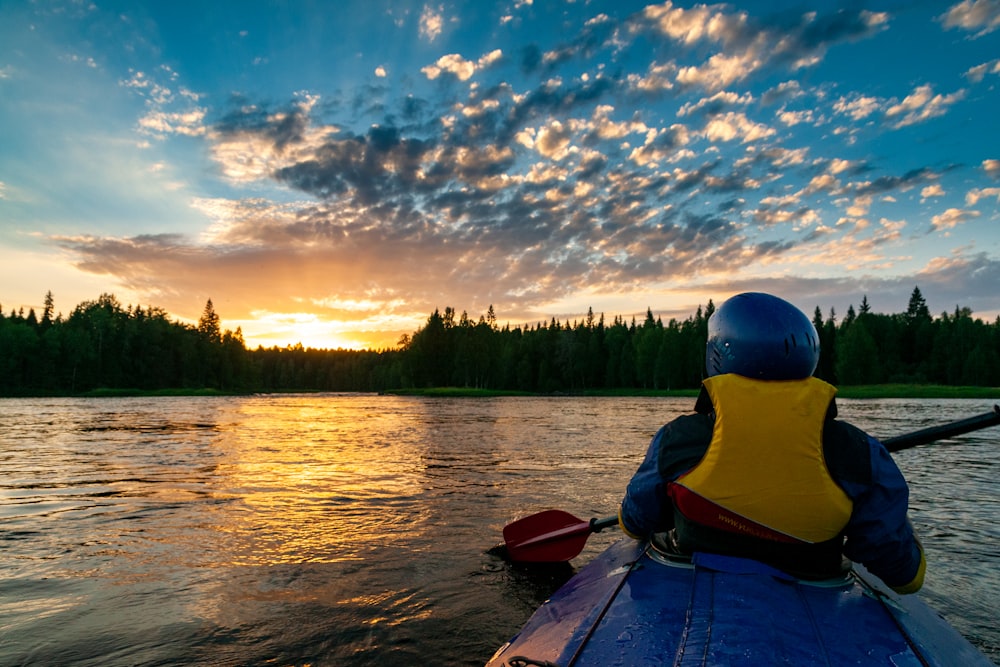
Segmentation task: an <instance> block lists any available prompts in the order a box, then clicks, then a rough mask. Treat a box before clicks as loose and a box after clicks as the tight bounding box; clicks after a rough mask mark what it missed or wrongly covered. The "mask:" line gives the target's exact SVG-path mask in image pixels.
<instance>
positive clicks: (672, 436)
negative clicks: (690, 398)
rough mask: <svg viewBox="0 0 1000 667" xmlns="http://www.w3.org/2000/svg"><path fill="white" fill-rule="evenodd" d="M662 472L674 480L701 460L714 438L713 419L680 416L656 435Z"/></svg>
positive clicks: (699, 416) (703, 416) (708, 417)
mask: <svg viewBox="0 0 1000 667" xmlns="http://www.w3.org/2000/svg"><path fill="white" fill-rule="evenodd" d="M656 437H657V440H658V443H657V444H658V448H657V449H658V451H657V460H658V464H659V465H658V468H659V471H660V474H661V475H663V477H665V478H666V479H675V478H676V477H677V476H678V475H679V474H681V473H683V472H685V471H687V470H689V469H690V468H691V467H692V466H694V465H695V464H697V463H698V461H700V460H701V457H703V456H704V455H705V452H706V451H707V450H708V445H709V443H710V442H711V441H712V418H711V416H710V415H706V414H701V413H695V414H690V415H682V416H680V417H677V418H676V419H674V420H673V421H671V422H670V423H668V424H667V425H665V426H664V427H663V428H661V429H660V432H659V433H658V434H657V436H656Z"/></svg>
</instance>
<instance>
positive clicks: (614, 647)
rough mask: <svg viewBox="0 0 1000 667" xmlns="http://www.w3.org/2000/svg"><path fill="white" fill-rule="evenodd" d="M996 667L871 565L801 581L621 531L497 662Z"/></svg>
mask: <svg viewBox="0 0 1000 667" xmlns="http://www.w3.org/2000/svg"><path fill="white" fill-rule="evenodd" d="M488 664H489V666H490V667H501V666H503V667H522V666H528V665H558V666H559V667H571V666H572V665H578V666H582V665H601V666H602V667H603V666H610V665H622V666H628V667H635V666H638V665H675V666H676V667H695V666H707V665H892V666H894V667H908V666H910V665H914V666H919V665H928V666H935V665H940V666H942V667H943V666H945V665H949V666H950V665H992V664H993V663H992V662H990V661H989V660H988V659H987V658H986V657H985V656H984V655H983V654H982V653H980V652H979V651H978V650H977V649H976V648H975V647H973V646H972V645H971V644H969V642H968V641H966V640H965V639H964V638H963V637H962V636H961V635H960V634H958V633H957V632H956V631H955V630H954V629H953V628H952V627H951V626H949V625H948V624H947V623H945V621H944V620H943V619H941V618H940V617H939V616H938V615H937V614H936V613H935V612H933V611H932V610H931V609H930V608H929V607H927V606H926V605H925V604H924V603H923V602H921V601H920V600H919V598H917V597H916V596H912V595H911V596H898V595H896V594H895V593H892V592H891V591H889V590H888V589H886V588H885V587H884V586H882V585H881V583H880V582H878V581H877V580H876V579H875V578H874V577H871V575H868V574H867V573H865V572H864V570H863V569H861V568H858V569H857V570H856V571H854V572H852V573H850V574H847V575H845V576H844V577H843V578H840V579H837V580H829V581H824V582H803V581H799V580H796V579H793V578H791V577H789V576H787V575H785V574H783V573H781V572H778V571H777V570H773V569H771V568H769V567H767V566H765V565H762V564H760V563H757V562H755V561H749V560H745V559H739V558H727V557H720V556H710V555H707V554H698V555H697V556H696V558H695V562H694V563H693V564H692V563H683V562H671V561H669V560H667V559H665V558H663V557H660V556H659V555H655V554H654V552H652V550H647V546H646V545H645V544H644V543H639V542H635V541H632V540H623V541H621V542H618V543H616V544H614V545H612V546H611V547H610V548H609V549H608V550H607V551H606V552H605V553H604V554H602V555H601V556H599V557H598V558H596V559H595V560H594V561H593V562H592V563H590V564H588V565H587V566H586V567H584V568H583V569H582V570H581V571H580V572H579V573H578V574H577V575H576V576H574V577H573V578H572V579H571V580H570V581H569V582H567V584H566V585H565V586H563V587H562V588H560V589H559V590H558V591H557V592H556V593H555V594H554V595H553V596H552V598H551V599H550V600H548V601H547V602H546V603H545V604H543V605H542V606H541V607H539V609H538V610H537V611H536V612H535V614H534V615H533V616H532V617H531V618H530V619H529V620H528V622H527V624H526V625H525V626H524V628H523V630H522V631H521V632H520V633H519V634H518V635H517V636H516V637H514V639H512V640H511V641H510V642H509V643H508V644H507V645H505V646H504V647H503V648H501V650H500V651H498V652H497V654H496V655H495V656H494V657H493V659H492V660H491V661H490V662H489V663H488Z"/></svg>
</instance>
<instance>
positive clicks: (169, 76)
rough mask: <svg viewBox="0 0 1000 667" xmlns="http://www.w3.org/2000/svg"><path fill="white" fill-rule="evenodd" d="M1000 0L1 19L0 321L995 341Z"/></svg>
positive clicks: (19, 14) (176, 11)
mask: <svg viewBox="0 0 1000 667" xmlns="http://www.w3.org/2000/svg"><path fill="white" fill-rule="evenodd" d="M998 85H1000V1H998V0H963V1H962V2H957V3H953V2H903V1H898V2H843V3H828V4H824V3H816V2H808V3H806V2H801V3H798V2H737V3H729V4H712V5H705V4H694V3H688V2H665V3H652V4H649V3H641V2H628V1H623V0H616V1H614V2H605V1H603V0H592V1H589V2H586V1H582V0H581V1H577V2H569V1H567V2H539V1H536V2H530V1H528V0H510V1H506V2H486V1H485V0H472V1H470V2H457V3H456V2H430V3H410V2H383V1H379V0H367V1H365V2H336V3H323V2H314V3H310V2H282V3H273V2H268V3H263V2H248V1H242V2H211V3H202V2H170V3H166V2H146V3H137V2H100V1H96V2H90V1H89V0H83V1H81V2H66V1H52V2H50V1H47V0H38V1H37V2H16V1H11V2H3V3H2V4H0V256H2V257H3V261H2V262H0V304H2V307H3V310H4V312H5V313H6V312H9V311H10V310H11V309H12V308H14V309H17V308H20V307H22V306H23V307H25V308H26V309H27V308H30V307H34V308H36V310H39V311H40V309H41V305H42V302H43V299H44V296H45V293H46V292H47V291H49V290H51V291H52V293H53V294H54V296H55V302H56V308H57V310H61V311H62V312H63V314H64V315H68V314H69V311H70V310H71V309H72V308H73V307H74V306H76V305H77V304H78V303H80V302H82V301H84V300H88V299H95V298H97V296H99V295H100V294H101V293H103V292H111V293H114V294H115V295H117V296H118V298H119V300H120V301H122V302H123V303H126V304H142V305H154V306H160V307H163V308H165V309H166V310H167V311H168V312H169V313H171V315H172V316H174V317H176V318H180V319H184V320H196V319H197V318H198V316H199V314H200V313H201V311H202V309H203V307H204V304H205V301H206V300H207V299H209V298H211V299H212V300H213V303H214V304H215V308H216V311H217V312H218V313H219V315H220V316H221V318H222V324H223V327H224V328H230V329H235V328H236V327H237V326H240V327H242V330H243V332H244V335H245V336H246V338H247V341H248V343H249V344H251V345H254V346H255V345H257V344H264V345H266V346H269V345H273V344H277V345H286V344H294V343H296V342H302V343H303V344H305V345H312V346H317V347H337V346H350V347H359V346H362V347H363V346H376V347H381V346H386V345H391V344H393V343H395V341H396V340H398V339H399V337H400V335H401V334H403V333H411V332H412V331H414V330H416V329H417V328H419V327H420V326H421V325H422V324H423V323H424V321H425V320H426V318H427V315H428V314H429V313H430V312H431V311H432V310H434V309H435V308H441V309H443V308H444V307H445V306H452V307H454V308H456V309H457V310H458V311H459V312H462V311H468V313H469V315H470V316H471V317H472V318H473V319H478V317H479V316H480V315H482V314H484V313H485V312H486V310H487V308H488V307H489V306H490V305H491V304H492V305H493V306H494V309H495V310H496V313H497V316H498V320H499V322H500V323H501V324H504V323H507V322H510V323H512V324H522V323H532V322H537V321H547V320H549V319H550V318H552V317H556V318H558V319H560V320H572V319H575V318H582V317H583V316H584V315H585V314H586V312H587V309H588V308H589V307H590V308H593V310H594V312H595V313H601V312H603V313H605V314H606V316H607V317H608V318H609V319H610V318H612V317H614V316H615V315H623V316H625V317H631V316H632V315H637V316H639V317H640V319H641V317H642V316H644V314H645V312H646V309H647V308H651V309H652V310H653V312H654V313H655V314H657V315H662V316H663V317H664V319H668V318H670V317H678V318H682V319H683V318H685V317H687V316H688V315H690V314H692V313H693V312H694V310H695V308H696V307H697V306H698V305H699V304H704V303H707V301H708V300H709V299H713V300H714V301H715V302H716V303H720V302H721V301H723V300H724V299H725V298H726V297H728V296H730V295H732V294H734V293H736V292H740V291H746V290H764V291H770V292H773V293H775V294H778V295H780V296H783V297H784V298H787V299H789V300H790V301H792V302H793V303H796V304H797V305H799V306H800V307H801V308H802V309H803V310H805V311H806V313H807V314H809V315H810V316H811V315H812V313H813V310H814V309H815V307H816V306H820V307H821V308H822V310H823V312H824V314H828V312H829V310H830V309H831V308H833V309H834V310H835V311H836V313H837V315H838V316H842V315H843V314H844V313H845V312H846V310H847V307H848V305H850V304H853V305H855V307H856V306H857V305H858V304H860V302H861V299H862V297H863V296H867V298H868V301H869V303H870V304H871V306H872V308H873V309H874V310H875V311H877V312H900V311H902V310H905V308H906V304H907V300H908V298H909V295H910V293H911V292H912V290H913V288H914V287H915V286H919V287H920V289H921V291H922V292H923V294H924V296H925V298H926V300H927V302H928V305H929V306H930V308H931V311H932V312H933V313H935V314H940V313H941V312H942V311H949V312H950V311H952V310H954V308H955V307H956V306H957V305H960V306H967V307H969V308H971V309H972V310H973V311H974V312H975V313H976V314H977V316H980V317H984V318H986V319H990V320H992V319H993V318H995V317H997V316H998V315H1000V289H998V287H997V286H998V285H1000V225H998V223H1000V133H998V131H997V118H998V109H1000V93H998Z"/></svg>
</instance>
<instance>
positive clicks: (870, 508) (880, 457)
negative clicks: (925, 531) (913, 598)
mask: <svg viewBox="0 0 1000 667" xmlns="http://www.w3.org/2000/svg"><path fill="white" fill-rule="evenodd" d="M868 447H869V451H870V456H871V469H872V477H871V480H870V482H869V483H867V484H859V483H853V482H846V483H844V484H843V488H844V491H845V492H846V493H847V495H848V496H850V497H851V499H852V500H853V502H854V509H853V512H852V514H851V519H850V521H849V523H848V524H847V529H846V531H845V535H846V538H847V540H846V543H845V545H844V555H845V556H847V557H848V558H850V559H851V560H853V561H856V562H859V563H861V564H862V565H864V566H865V567H866V568H868V570H869V571H871V572H872V574H874V575H876V576H877V577H879V578H880V579H881V580H882V581H884V582H885V583H886V584H887V585H888V586H890V587H892V588H894V589H896V590H897V591H898V592H902V593H913V592H916V591H917V590H918V589H919V588H920V586H921V585H922V583H923V576H924V568H925V561H924V555H923V550H922V549H921V547H920V543H919V541H918V540H917V538H916V536H915V535H914V533H913V527H912V526H911V525H910V522H909V521H908V520H907V518H906V512H907V508H908V506H909V488H908V487H907V485H906V480H905V479H903V474H902V473H901V472H900V471H899V468H898V467H897V466H896V463H895V462H894V461H893V460H892V457H891V456H890V455H889V452H888V451H887V450H886V448H885V447H884V446H883V445H882V443H880V442H879V441H878V440H876V439H875V438H873V437H871V436H868Z"/></svg>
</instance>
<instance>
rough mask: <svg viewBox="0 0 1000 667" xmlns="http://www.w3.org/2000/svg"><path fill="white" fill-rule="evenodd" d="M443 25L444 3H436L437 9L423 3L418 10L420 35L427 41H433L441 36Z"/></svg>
mask: <svg viewBox="0 0 1000 667" xmlns="http://www.w3.org/2000/svg"><path fill="white" fill-rule="evenodd" d="M443 27H444V5H438V7H437V9H435V8H434V7H431V6H430V5H424V9H423V11H422V12H420V36H421V37H423V38H424V39H426V40H427V41H428V42H434V41H436V40H437V38H438V37H440V36H441V30H442V29H443Z"/></svg>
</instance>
